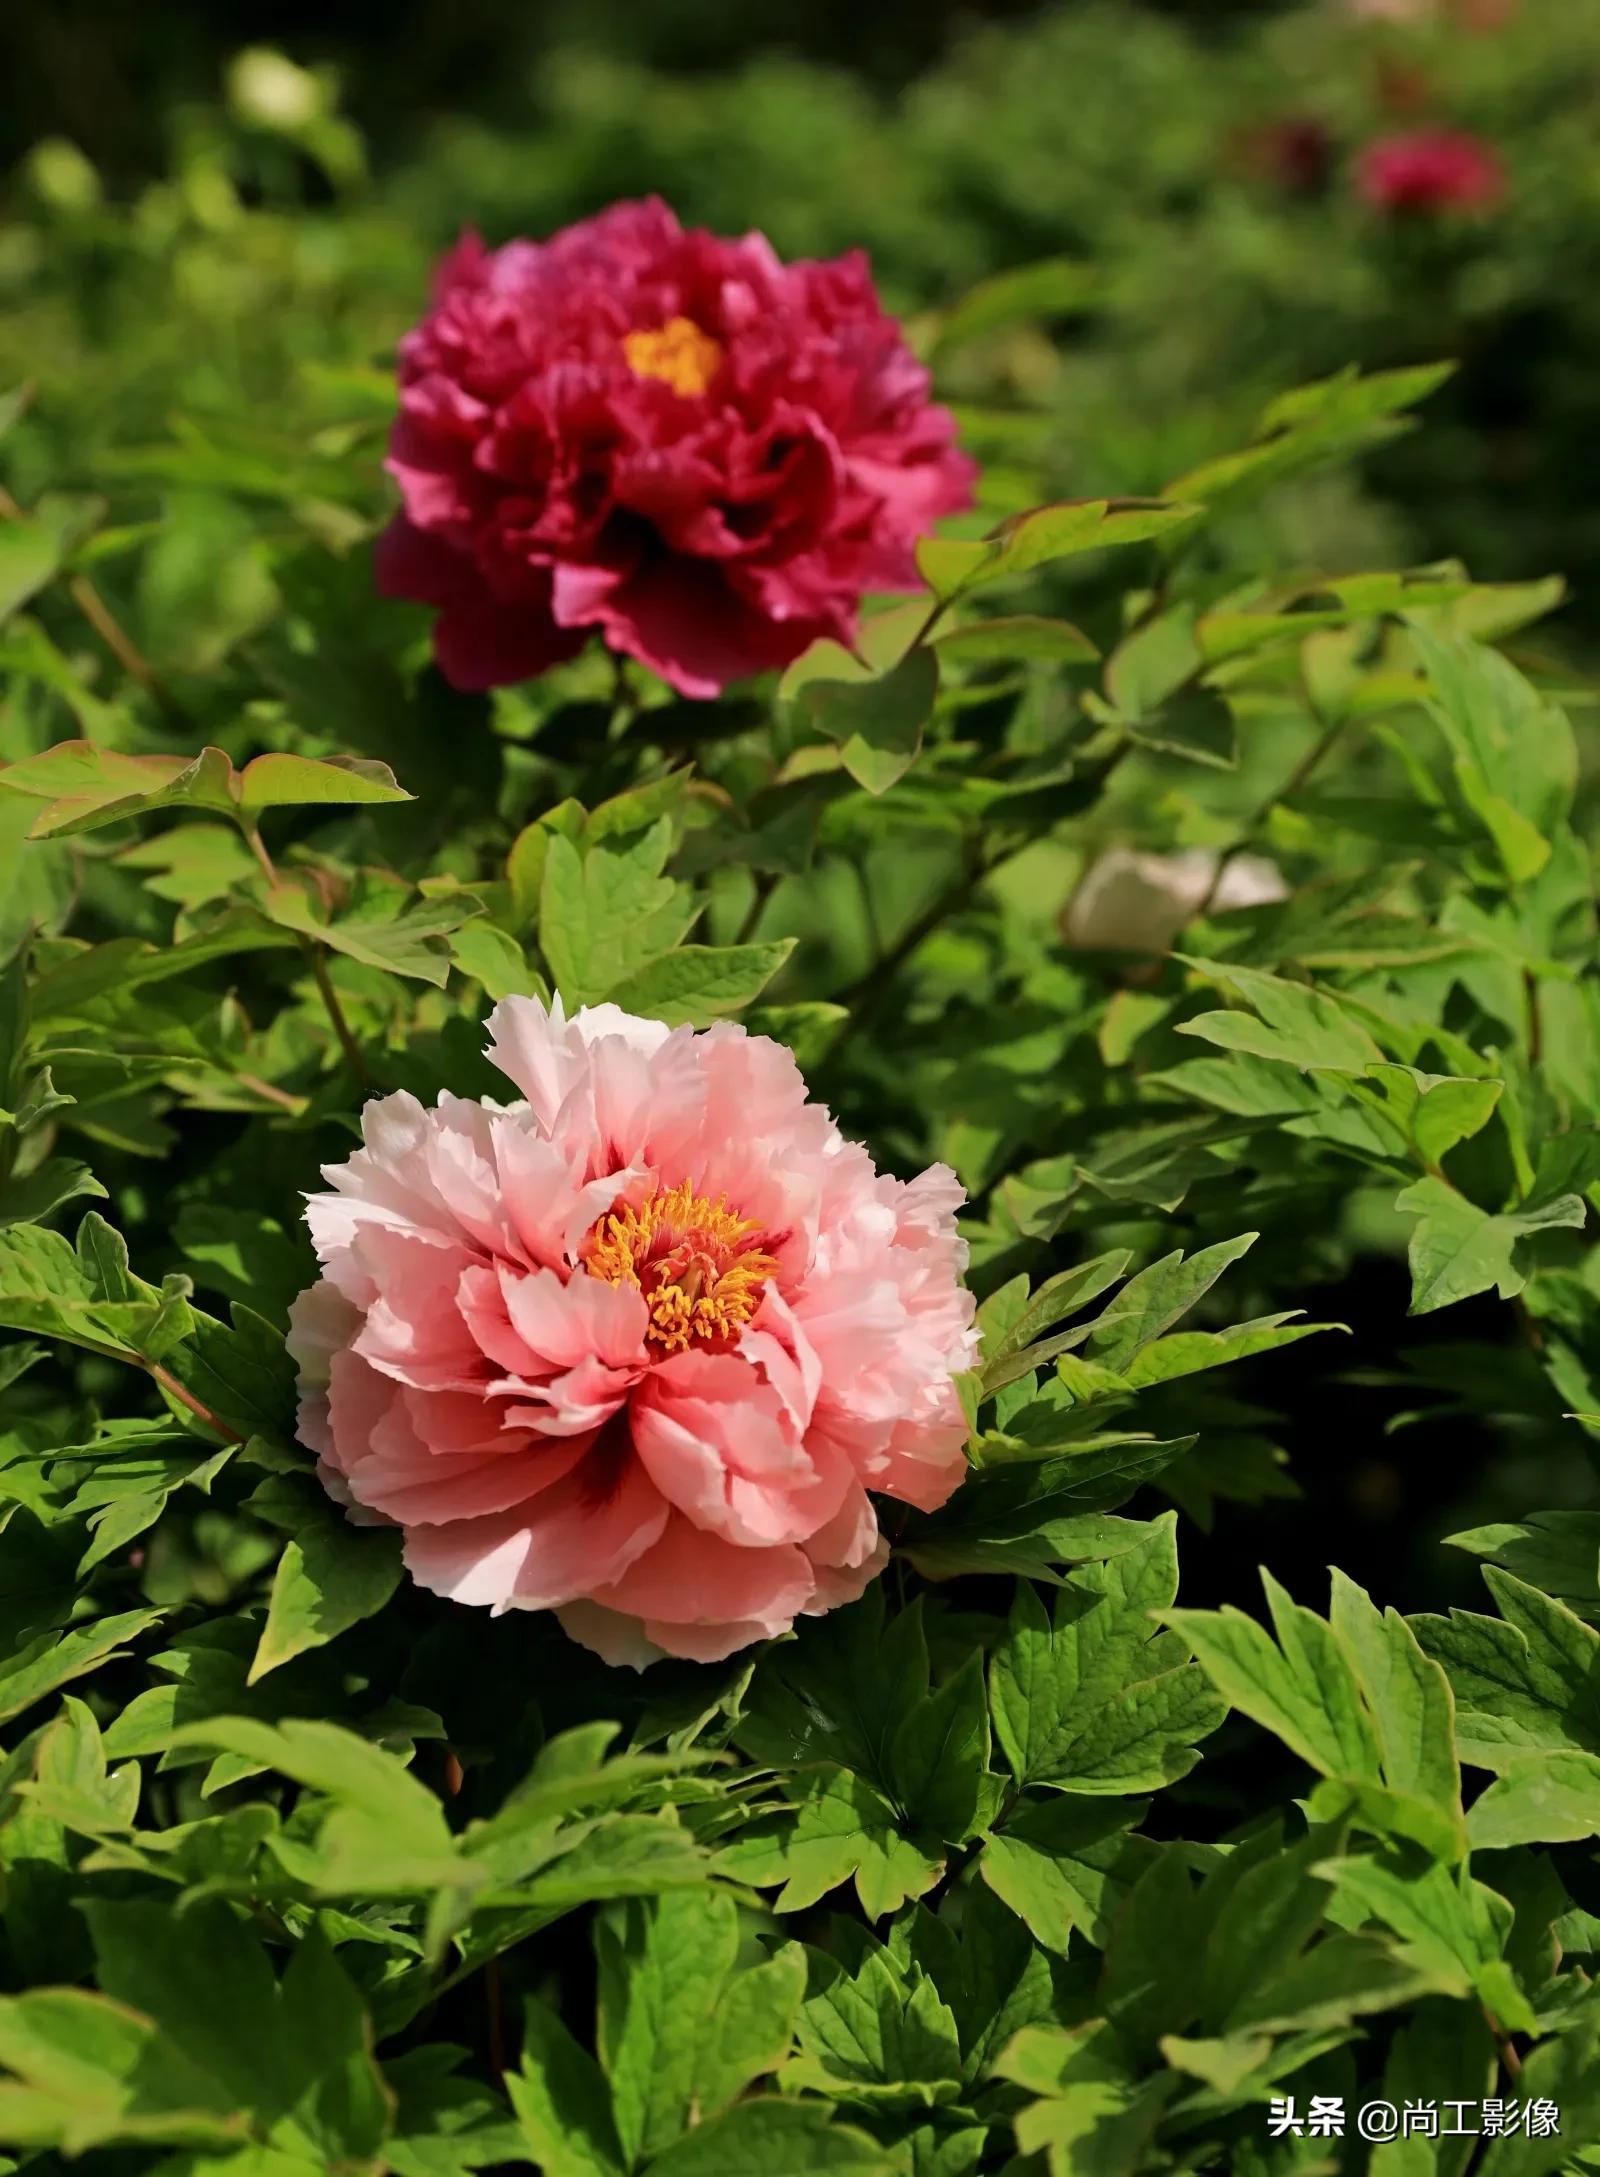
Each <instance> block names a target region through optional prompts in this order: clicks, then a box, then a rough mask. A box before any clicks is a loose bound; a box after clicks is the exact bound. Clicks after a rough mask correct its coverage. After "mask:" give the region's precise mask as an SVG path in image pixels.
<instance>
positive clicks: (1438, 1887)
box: [1317, 1852, 1533, 2032]
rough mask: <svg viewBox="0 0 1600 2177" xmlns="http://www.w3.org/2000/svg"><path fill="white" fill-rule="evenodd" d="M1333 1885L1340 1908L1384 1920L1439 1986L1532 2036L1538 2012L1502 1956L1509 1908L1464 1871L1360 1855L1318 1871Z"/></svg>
mask: <svg viewBox="0 0 1600 2177" xmlns="http://www.w3.org/2000/svg"><path fill="white" fill-rule="evenodd" d="M1317 1872H1318V1874H1320V1875H1321V1876H1322V1877H1323V1878H1324V1879H1325V1880H1326V1881H1329V1882H1331V1883H1333V1885H1334V1887H1335V1889H1336V1890H1337V1892H1338V1895H1339V1900H1340V1903H1341V1904H1342V1905H1344V1906H1346V1907H1347V1908H1353V1909H1354V1910H1355V1911H1357V1912H1359V1913H1360V1914H1361V1916H1362V1917H1367V1916H1369V1915H1370V1917H1371V1918H1373V1919H1375V1920H1377V1921H1379V1922H1380V1923H1381V1924H1382V1925H1383V1926H1384V1927H1386V1928H1387V1929H1389V1930H1390V1931H1391V1933H1393V1934H1394V1935H1395V1936H1397V1937H1398V1938H1399V1940H1400V1941H1401V1943H1402V1944H1403V1945H1404V1946H1405V1955H1406V1956H1407V1957H1408V1958H1410V1959H1414V1960H1415V1961H1416V1962H1417V1964H1418V1965H1420V1967H1421V1968H1422V1969H1423V1971H1425V1972H1426V1973H1428V1975H1429V1976H1430V1978H1431V1979H1432V1981H1433V1983H1434V1984H1435V1986H1437V1987H1439V1988H1440V1989H1446V1988H1451V1987H1452V1983H1453V1984H1454V1985H1453V1990H1452V1992H1454V1993H1456V1994H1460V1995H1466V1994H1468V1993H1469V1992H1472V1991H1476V1992H1477V1993H1478V1994H1479V1995H1480V1996H1481V1997H1482V1998H1483V2000H1484V2001H1485V2002H1491V2001H1492V2003H1493V2006H1494V2008H1495V2010H1496V2011H1497V2013H1499V2014H1500V2017H1501V2022H1502V2024H1504V2025H1506V2026H1508V2027H1509V2028H1511V2029H1512V2030H1513V2031H1515V2032H1530V2031H1531V2030H1532V2028H1533V2014H1532V2012H1531V2011H1530V2010H1529V2008H1528V2006H1527V2003H1526V2000H1525V1999H1524V1998H1523V1997H1522V1996H1521V1995H1520V1993H1519V1992H1518V1991H1517V1989H1516V1987H1515V1984H1514V1983H1513V1982H1512V1981H1511V1980H1510V1978H1509V1976H1508V1975H1507V1974H1506V1972H1505V1968H1504V1965H1503V1963H1502V1954H1503V1952H1504V1949H1505V1943H1506V1938H1507V1936H1508V1935H1509V1933H1510V1929H1511V1920H1512V1913H1511V1907H1510V1906H1509V1905H1508V1904H1507V1902H1506V1900H1505V1899H1504V1898H1503V1897H1500V1896H1498V1895H1497V1894H1496V1893H1495V1892H1494V1891H1493V1890H1490V1889H1488V1888H1486V1887H1485V1885H1484V1884H1483V1883H1481V1882H1477V1881H1474V1879H1473V1878H1472V1876H1471V1875H1470V1874H1469V1873H1468V1872H1467V1870H1466V1868H1465V1867H1460V1868H1455V1869H1450V1868H1446V1867H1444V1866H1441V1865H1440V1864H1438V1863H1437V1862H1433V1863H1429V1862H1427V1861H1425V1860H1419V1859H1417V1857H1416V1856H1415V1855H1412V1854H1410V1853H1407V1854H1405V1855H1402V1854H1400V1853H1396V1852H1391V1853H1389V1854H1387V1855H1385V1856H1384V1857H1382V1858H1379V1857H1377V1856H1373V1857H1367V1856H1365V1855H1358V1856H1356V1857H1353V1858H1347V1859H1337V1860H1325V1861H1323V1863H1322V1864H1321V1866H1319V1867H1318V1869H1317Z"/></svg>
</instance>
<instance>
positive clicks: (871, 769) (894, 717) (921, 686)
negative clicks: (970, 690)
mask: <svg viewBox="0 0 1600 2177" xmlns="http://www.w3.org/2000/svg"><path fill="white" fill-rule="evenodd" d="M938 693H939V661H938V658H937V657H936V656H935V654H934V652H933V651H932V650H931V649H929V648H928V647H927V646H926V645H918V646H917V647H916V648H915V649H913V650H911V651H909V652H907V654H906V656H905V657H903V658H902V659H901V660H900V661H899V663H898V664H897V665H895V666H893V667H892V668H891V669H890V670H889V671H888V672H887V673H884V674H883V675H882V676H881V677H879V678H874V679H871V680H864V681H854V680H810V681H808V682H807V684H806V686H805V688H804V690H803V701H804V703H805V706H806V710H807V713H808V715H809V717H810V719H811V722H812V724H813V725H814V726H815V727H816V728H817V729H818V731H819V732H821V733H825V734H826V735H827V737H828V739H829V740H830V741H833V742H836V743H837V744H838V746H839V749H840V752H841V754H842V756H843V760H844V767H845V769H846V770H847V771H848V772H849V773H850V776H851V777H852V778H853V779H854V780H855V781H856V783H857V785H859V786H864V787H865V788H866V790H867V792H868V793H869V794H882V793H886V792H887V791H888V789H889V788H890V787H891V786H893V785H894V784H895V783H896V782H897V780H899V779H902V778H903V777H904V776H905V774H906V772H907V771H908V770H910V768H911V766H912V764H913V763H914V762H915V761H916V757H917V752H918V750H919V749H920V748H921V746H922V733H923V728H924V727H925V726H926V724H927V722H928V720H929V719H930V718H931V717H932V715H933V706H934V703H935V701H936V700H937V697H938Z"/></svg>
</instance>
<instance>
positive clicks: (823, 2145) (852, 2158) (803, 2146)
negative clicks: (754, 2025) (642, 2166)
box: [549, 2096, 900, 2177]
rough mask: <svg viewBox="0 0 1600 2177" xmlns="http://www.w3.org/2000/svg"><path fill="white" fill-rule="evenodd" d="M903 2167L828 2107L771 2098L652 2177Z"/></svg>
mask: <svg viewBox="0 0 1600 2177" xmlns="http://www.w3.org/2000/svg"><path fill="white" fill-rule="evenodd" d="M899 2168H900V2164H899V2163H898V2161H897V2160H896V2158H895V2156H894V2155H893V2154H892V2153H891V2151H890V2150H889V2149H888V2148H887V2147H880V2146H879V2145H878V2143H877V2141H876V2140H874V2139H871V2138H869V2137H868V2136H867V2134H866V2133H865V2132H862V2131H857V2130H856V2129H855V2127H854V2126H853V2125H848V2124H838V2123H835V2122H834V2121H833V2112H832V2111H831V2110H830V2109H828V2108H826V2107H824V2106H823V2105H822V2104H821V2103H819V2102H814V2101H782V2100H779V2099H778V2098H777V2097H776V2096H767V2097H766V2098H764V2099H760V2100H756V2101H747V2102H742V2103H741V2104H740V2105H739V2107H738V2108H737V2109H730V2110H728V2111H727V2113H726V2115H724V2116H719V2117H713V2118H712V2120H711V2121H710V2123H709V2124H702V2125H700V2126H698V2127H697V2128H696V2129H695V2130H694V2131H692V2132H690V2133H689V2134H688V2135H687V2136H686V2137H685V2138H683V2139H681V2140H679V2141H678V2143H677V2145H676V2146H673V2147H669V2148H668V2150H667V2152H666V2153H665V2154H664V2155H662V2156H661V2158H660V2159H659V2161H656V2162H653V2163H652V2164H651V2177H779V2173H780V2172H782V2177H898V2171H899ZM549 2169H550V2177H567V2173H566V2171H565V2169H564V2168H562V2167H559V2166H558V2165H557V2164H555V2163H551V2164H550V2165H549Z"/></svg>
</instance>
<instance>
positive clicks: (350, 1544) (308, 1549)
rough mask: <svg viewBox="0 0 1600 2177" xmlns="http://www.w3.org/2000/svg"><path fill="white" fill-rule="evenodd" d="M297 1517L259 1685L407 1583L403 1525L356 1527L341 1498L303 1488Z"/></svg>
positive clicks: (256, 1668) (272, 1604)
mask: <svg viewBox="0 0 1600 2177" xmlns="http://www.w3.org/2000/svg"><path fill="white" fill-rule="evenodd" d="M285 1478H286V1477H285ZM292 1516H293V1517H294V1520H295V1525H294V1529H293V1531H292V1533H291V1534H290V1537H289V1540H288V1541H287V1543H286V1544H285V1545H284V1551H283V1555H282V1556H281V1557H280V1558H279V1560H278V1569H277V1571H276V1572H275V1573H274V1574H273V1578H272V1593H271V1596H270V1597H269V1599H268V1602H267V1619H266V1623H265V1625H264V1626H263V1627H262V1629H261V1639H260V1642H259V1644H258V1645H257V1648H256V1652H255V1660H254V1661H253V1662H252V1663H251V1665H250V1675H249V1678H248V1680H247V1681H246V1683H247V1684H249V1685H252V1686H253V1685H255V1684H256V1683H257V1682H258V1681H259V1680H261V1679H263V1678H265V1677H266V1675H267V1673H268V1672H269V1671H275V1670H277V1669H279V1668H280V1667H281V1666H282V1665H283V1664H285V1663H288V1662H290V1661H291V1660H292V1659H293V1658H294V1657H295V1656H297V1655H304V1654H305V1653H306V1652H307V1651H308V1650H309V1649H312V1648H321V1647H324V1646H325V1645H326V1644H327V1642H329V1641H330V1640H337V1639H338V1637H339V1635H340V1634H341V1633H344V1632H348V1631H349V1629H350V1627H351V1626H352V1625H359V1624H360V1623H361V1621H362V1620H363V1619H364V1618H370V1617H375V1616H376V1615H377V1613H378V1612H379V1611H380V1610H381V1609H382V1608H383V1606H384V1604H385V1603H386V1602H387V1601H388V1600H389V1598H390V1596H391V1595H392V1594H393V1593H394V1591H395V1589H396V1588H397V1587H398V1586H399V1585H400V1574H401V1563H400V1543H401V1536H400V1534H399V1531H398V1530H397V1529H395V1528H383V1527H380V1528H372V1527H353V1526H351V1524H350V1523H349V1521H348V1520H347V1519H346V1518H345V1517H344V1515H343V1514H342V1513H341V1512H340V1510H339V1509H338V1507H337V1506H336V1505H333V1504H331V1503H329V1502H328V1501H327V1499H326V1498H324V1497H321V1496H320V1493H319V1495H318V1496H315V1497H314V1496H312V1495H311V1493H310V1491H309V1490H307V1491H304V1492H300V1493H297V1496H296V1501H295V1504H294V1508H293V1514H292Z"/></svg>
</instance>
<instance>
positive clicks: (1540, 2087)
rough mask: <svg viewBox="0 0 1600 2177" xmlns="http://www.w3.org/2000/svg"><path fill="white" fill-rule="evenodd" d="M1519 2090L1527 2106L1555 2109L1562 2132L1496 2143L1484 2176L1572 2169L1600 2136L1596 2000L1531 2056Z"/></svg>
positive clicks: (1539, 2175)
mask: <svg viewBox="0 0 1600 2177" xmlns="http://www.w3.org/2000/svg"><path fill="white" fill-rule="evenodd" d="M1516 2087H1517V2093H1518V2095H1519V2097H1520V2098H1521V2100H1522V2102H1523V2104H1524V2107H1527V2106H1530V2105H1531V2104H1532V2103H1534V2102H1536V2101H1542V2102H1546V2103H1551V2104H1553V2105H1554V2107H1555V2108H1556V2110H1557V2111H1558V2112H1559V2130H1558V2131H1557V2132H1556V2133H1555V2134H1546V2135H1545V2136H1544V2137H1543V2138H1538V2137H1535V2136H1534V2134H1533V2132H1532V2130H1531V2128H1524V2129H1523V2130H1521V2131H1520V2132H1514V2133H1512V2134H1511V2135H1510V2136H1509V2137H1507V2138H1501V2139H1496V2140H1494V2141H1493V2142H1492V2143H1491V2145H1490V2147H1489V2150H1488V2152H1487V2153H1486V2154H1485V2156H1484V2158H1483V2163H1482V2177H1546V2173H1547V2172H1549V2171H1553V2170H1567V2169H1570V2168H1571V2167H1572V2166H1573V2164H1572V2161H1571V2155H1572V2150H1573V2148H1574V2146H1578V2145H1580V2143H1581V2144H1582V2145H1583V2146H1584V2147H1587V2145H1588V2142H1589V2141H1591V2140H1592V2139H1594V2138H1595V2137H1596V2136H1597V2134H1600V2006H1597V2005H1596V2003H1595V2001H1594V1998H1593V1996H1592V1995H1591V1996H1590V1999H1589V2001H1588V2003H1587V2004H1586V2005H1585V2006H1584V2008H1583V2009H1582V2010H1581V2011H1579V2012H1578V2013H1577V2015H1576V2016H1575V2017H1574V2019H1573V2020H1572V2022H1571V2024H1570V2025H1568V2026H1567V2027H1566V2029H1565V2031H1561V2032H1557V2033H1554V2034H1552V2035H1551V2036H1550V2038H1549V2039H1548V2040H1547V2041H1542V2042H1541V2043H1540V2044H1539V2046H1538V2047H1537V2048H1536V2049H1533V2050H1531V2051H1530V2052H1529V2054H1528V2056H1527V2057H1526V2059H1525V2060H1524V2062H1523V2066H1522V2070H1521V2072H1520V2074H1519V2075H1518V2077H1517V2080H1516ZM1578 2166H1579V2167H1580V2168H1581V2166H1582V2164H1581V2162H1580V2163H1579V2165H1578Z"/></svg>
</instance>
